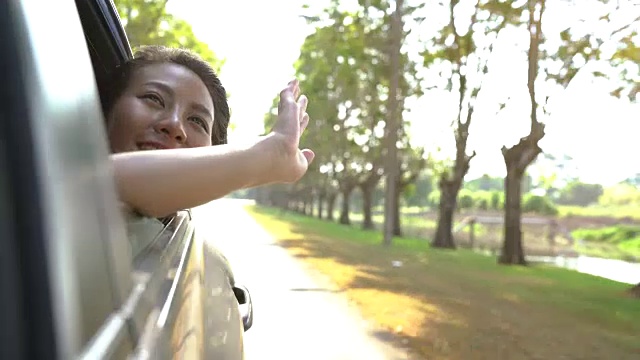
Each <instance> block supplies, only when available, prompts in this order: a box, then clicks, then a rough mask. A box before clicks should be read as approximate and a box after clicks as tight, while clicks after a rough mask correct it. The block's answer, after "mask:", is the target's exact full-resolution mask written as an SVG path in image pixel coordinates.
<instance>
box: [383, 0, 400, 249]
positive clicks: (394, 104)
mask: <svg viewBox="0 0 640 360" xmlns="http://www.w3.org/2000/svg"><path fill="white" fill-rule="evenodd" d="M395 6H396V8H395V11H394V12H393V14H392V15H391V26H390V31H389V33H390V42H389V44H390V45H391V46H389V71H390V77H389V96H388V98H387V118H386V123H385V129H384V130H385V135H384V139H385V148H386V150H387V154H386V159H385V200H384V227H383V240H382V244H383V245H384V246H391V243H392V242H393V228H394V226H395V219H394V214H395V207H396V206H397V205H395V188H396V187H397V184H398V175H399V174H398V172H399V170H400V169H399V168H398V146H397V142H398V128H399V127H400V126H401V124H402V110H401V109H400V102H399V99H398V95H399V94H400V91H399V90H400V77H401V76H402V74H401V71H402V70H401V68H400V50H401V48H402V41H403V33H402V28H403V26H404V22H403V21H402V11H403V6H404V1H403V0H396V4H395Z"/></svg>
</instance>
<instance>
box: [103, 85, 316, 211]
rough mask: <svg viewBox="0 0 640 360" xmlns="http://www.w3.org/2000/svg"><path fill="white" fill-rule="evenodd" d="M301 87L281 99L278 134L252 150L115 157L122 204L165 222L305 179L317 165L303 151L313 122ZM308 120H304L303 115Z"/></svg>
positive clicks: (261, 140)
mask: <svg viewBox="0 0 640 360" xmlns="http://www.w3.org/2000/svg"><path fill="white" fill-rule="evenodd" d="M297 86H298V85H297V82H292V83H290V84H289V86H288V87H287V88H286V89H285V90H283V91H282V92H281V93H280V97H281V98H280V107H279V115H278V121H277V123H276V125H275V126H274V129H273V131H272V132H271V133H270V134H269V135H267V136H263V137H260V138H258V139H257V140H256V141H255V142H253V143H250V144H248V145H232V144H226V145H217V146H209V147H200V148H191V149H170V150H150V151H139V152H129V153H121V154H114V155H112V156H111V160H112V164H113V168H114V174H115V178H116V187H117V190H118V193H119V196H120V200H121V201H122V202H124V203H126V204H127V205H128V206H130V207H131V208H132V209H134V210H136V211H138V212H140V213H141V214H143V215H146V216H152V217H162V216H167V215H170V214H172V213H174V212H176V211H178V210H182V209H187V208H191V207H195V206H199V205H202V204H205V203H207V202H209V201H212V200H215V199H217V198H220V197H223V196H225V195H227V194H229V193H231V192H233V191H235V190H240V189H244V188H249V187H255V186H260V185H266V184H270V183H276V182H282V183H290V182H295V181H297V180H298V179H300V178H301V177H302V176H303V175H304V173H305V172H306V170H307V167H308V164H309V162H310V161H311V160H312V159H313V153H312V152H311V151H310V150H299V149H298V144H299V140H300V135H301V134H302V131H304V128H305V127H306V124H307V122H308V116H307V115H306V113H305V109H306V102H307V100H306V98H305V97H304V96H302V97H301V99H300V100H299V101H296V99H295V97H296V95H297V94H296V91H298V90H297ZM301 114H302V115H301Z"/></svg>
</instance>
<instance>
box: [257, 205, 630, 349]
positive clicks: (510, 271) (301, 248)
mask: <svg viewBox="0 0 640 360" xmlns="http://www.w3.org/2000/svg"><path fill="white" fill-rule="evenodd" d="M248 210H249V211H250V212H251V213H252V215H253V216H254V217H255V218H256V219H257V220H258V221H259V222H260V223H261V224H262V225H264V226H265V227H266V228H267V229H268V230H269V231H270V232H271V233H272V234H273V235H274V237H275V238H276V239H278V241H279V242H280V244H281V245H282V246H283V247H285V248H287V249H288V250H289V251H290V252H291V253H292V254H294V255H296V256H298V257H299V258H300V259H301V260H303V261H305V262H307V263H308V264H310V265H311V266H313V267H314V268H316V269H317V270H319V271H320V272H322V273H324V274H325V275H327V276H328V277H329V278H331V279H332V280H333V281H334V282H335V283H336V284H337V286H338V287H339V288H340V290H342V291H343V292H344V293H345V294H346V295H347V296H348V297H350V298H351V299H352V300H353V301H354V302H355V303H356V304H357V305H358V306H359V308H360V310H361V311H362V313H363V314H364V315H365V317H367V318H368V319H370V320H372V321H374V322H375V323H376V324H377V325H379V326H381V327H382V328H385V329H388V330H389V331H393V332H396V333H397V334H398V335H399V336H401V337H404V338H405V339H407V341H408V344H409V345H410V346H411V347H412V348H413V349H414V350H415V351H417V352H418V353H419V354H420V355H421V356H422V357H424V358H428V359H471V358H487V359H489V358H492V359H497V358H509V359H524V358H527V359H528V358H542V359H550V358H563V359H588V358H611V359H637V358H638V353H639V352H640V345H639V344H638V342H637V339H638V337H637V336H638V334H640V322H638V321H637V319H639V318H640V302H638V300H636V299H633V298H631V297H629V296H627V293H626V290H627V289H628V288H629V286H628V285H626V284H621V283H617V282H614V281H609V280H606V279H602V278H598V277H595V276H590V275H585V274H581V273H577V272H574V271H570V270H565V269H560V268H555V267H549V266H529V267H507V266H499V265H497V264H496V261H495V259H494V258H492V257H488V256H483V255H480V254H477V253H473V252H471V251H469V250H462V249H460V250H456V251H441V250H436V249H430V248H429V246H428V242H426V241H425V240H421V239H412V238H396V239H394V244H393V246H392V248H390V249H389V248H384V247H383V246H381V240H382V239H381V235H380V234H379V233H378V232H371V231H363V230H360V229H358V228H354V227H348V226H342V225H339V224H336V223H330V222H326V221H322V220H318V219H315V218H310V217H306V216H302V215H299V214H295V213H285V212H282V211H280V210H273V209H267V208H262V207H249V208H248ZM394 260H402V261H403V262H404V265H403V266H402V267H400V268H394V267H392V266H390V265H391V262H392V261H394ZM416 358H418V357H416Z"/></svg>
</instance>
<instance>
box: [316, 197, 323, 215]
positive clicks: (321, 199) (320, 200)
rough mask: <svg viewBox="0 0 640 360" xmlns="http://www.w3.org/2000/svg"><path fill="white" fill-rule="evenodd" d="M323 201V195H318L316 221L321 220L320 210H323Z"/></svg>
mask: <svg viewBox="0 0 640 360" xmlns="http://www.w3.org/2000/svg"><path fill="white" fill-rule="evenodd" d="M324 200H325V196H324V195H318V212H317V214H318V219H322V210H324V208H323V206H324Z"/></svg>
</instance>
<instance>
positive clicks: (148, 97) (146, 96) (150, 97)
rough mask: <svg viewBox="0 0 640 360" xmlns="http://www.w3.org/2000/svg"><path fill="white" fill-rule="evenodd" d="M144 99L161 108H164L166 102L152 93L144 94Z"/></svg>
mask: <svg viewBox="0 0 640 360" xmlns="http://www.w3.org/2000/svg"><path fill="white" fill-rule="evenodd" d="M142 98H143V99H146V100H150V101H153V102H154V103H156V104H158V105H160V106H164V102H163V101H162V98H161V97H160V96H158V95H156V94H151V93H150V94H144V95H142Z"/></svg>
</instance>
